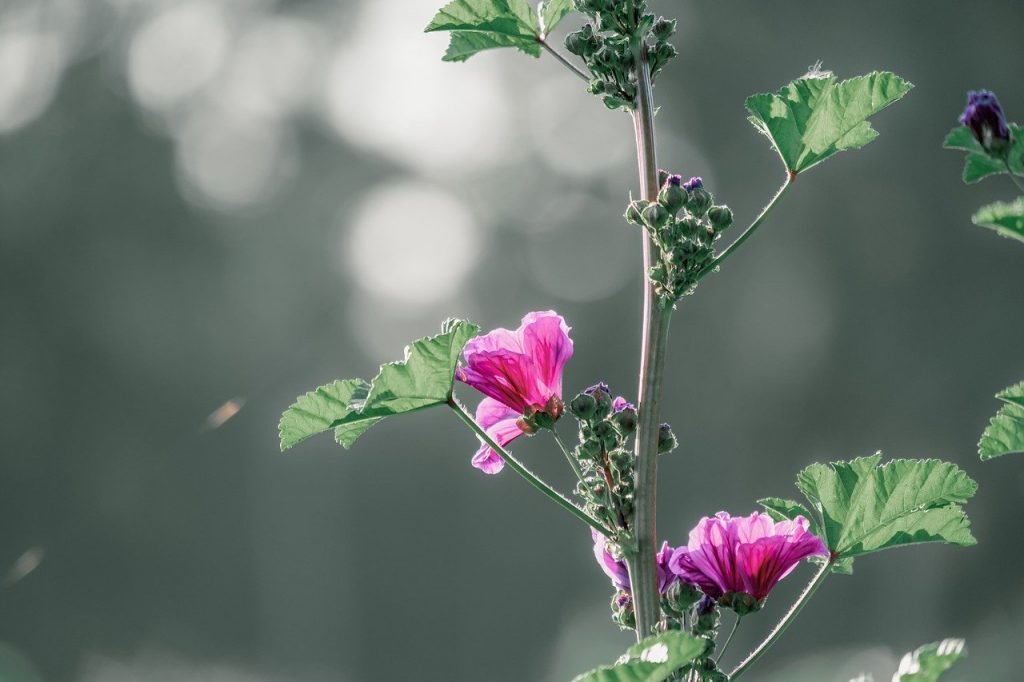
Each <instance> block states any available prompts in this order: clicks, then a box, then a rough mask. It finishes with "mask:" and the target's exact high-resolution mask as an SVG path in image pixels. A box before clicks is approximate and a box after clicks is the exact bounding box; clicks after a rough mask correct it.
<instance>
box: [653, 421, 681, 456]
mask: <svg viewBox="0 0 1024 682" xmlns="http://www.w3.org/2000/svg"><path fill="white" fill-rule="evenodd" d="M678 445H679V441H678V440H676V434H674V433H672V427H671V426H669V425H668V424H662V425H661V426H660V427H658V454H659V455H665V454H668V453H669V452H672V451H673V450H675V449H676V447H678Z"/></svg>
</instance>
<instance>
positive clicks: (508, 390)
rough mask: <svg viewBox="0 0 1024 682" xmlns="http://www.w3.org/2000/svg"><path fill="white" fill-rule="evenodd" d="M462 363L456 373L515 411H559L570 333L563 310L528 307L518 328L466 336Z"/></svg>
mask: <svg viewBox="0 0 1024 682" xmlns="http://www.w3.org/2000/svg"><path fill="white" fill-rule="evenodd" d="M462 353H463V356H464V357H465V360H466V362H465V364H464V365H460V366H459V368H458V369H457V370H456V371H455V378H456V379H458V380H459V381H462V382H464V383H466V384H469V385H470V386H472V387H473V388H475V389H476V390H478V391H480V392H481V393H483V394H484V395H486V396H488V397H489V398H494V399H495V400H497V401H498V402H500V403H501V404H503V405H505V406H506V407H508V408H509V409H511V410H514V411H515V412H516V413H517V414H519V415H530V414H532V413H534V412H548V411H556V412H557V414H550V416H551V417H554V418H557V417H558V416H560V415H561V403H562V370H563V369H564V368H565V363H566V362H568V360H569V358H571V357H572V339H570V338H569V327H568V326H567V325H566V324H565V320H563V319H562V316H561V315H559V314H557V313H555V312H553V311H550V310H549V311H547V312H536V313H528V314H527V315H526V316H525V317H524V318H523V322H522V324H520V325H519V329H517V330H515V331H510V330H508V329H495V330H494V331H492V332H489V333H487V334H484V335H483V336H477V337H476V338H473V339H470V340H469V342H468V343H467V344H466V347H465V348H464V349H463V351H462Z"/></svg>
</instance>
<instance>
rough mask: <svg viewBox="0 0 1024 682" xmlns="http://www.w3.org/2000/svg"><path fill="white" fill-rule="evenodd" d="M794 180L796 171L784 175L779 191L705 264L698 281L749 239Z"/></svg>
mask: <svg viewBox="0 0 1024 682" xmlns="http://www.w3.org/2000/svg"><path fill="white" fill-rule="evenodd" d="M794 181H796V173H790V174H789V175H788V176H787V177H786V184H784V185H783V186H782V187H780V188H779V191H778V192H776V193H775V196H773V197H772V200H771V201H769V202H768V205H767V206H765V207H764V209H762V210H761V213H760V214H759V215H758V216H757V218H755V219H754V222H752V223H750V226H749V227H748V228H747V229H746V230H744V231H743V234H741V235H740V236H739V237H737V238H736V241H734V242H733V243H732V244H729V246H728V247H727V248H726V249H725V251H723V252H722V253H720V254H718V257H717V258H715V259H714V260H713V261H711V262H710V263H708V264H707V266H706V267H705V268H704V269H703V270H701V271H700V273H699V274H698V275H697V281H698V282H699V281H700V280H702V279H704V277H705V276H707V275H709V274H710V273H712V272H714V271H715V268H717V267H718V266H720V265H721V264H722V263H723V262H725V259H726V258H728V257H729V256H731V255H732V254H733V253H734V252H735V251H736V249H738V248H739V247H741V246H743V242H745V241H747V240H748V239H750V236H751V235H753V234H754V232H755V231H756V230H757V228H759V227H761V224H762V223H764V221H765V220H766V219H767V218H768V214H769V213H771V212H772V209H774V208H775V207H776V206H777V205H778V203H779V201H781V200H782V197H784V196H786V193H787V192H789V188H790V187H792V186H793V182H794Z"/></svg>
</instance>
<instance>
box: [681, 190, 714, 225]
mask: <svg viewBox="0 0 1024 682" xmlns="http://www.w3.org/2000/svg"><path fill="white" fill-rule="evenodd" d="M711 201H712V199H711V194H709V193H708V191H707V190H706V189H704V188H703V187H694V188H693V189H692V190H690V199H689V201H687V202H686V208H688V209H689V210H690V213H692V214H693V215H695V216H697V217H698V218H702V217H703V216H704V214H705V213H707V210H708V209H709V208H710V207H711Z"/></svg>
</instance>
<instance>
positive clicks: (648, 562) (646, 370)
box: [628, 40, 672, 640]
mask: <svg viewBox="0 0 1024 682" xmlns="http://www.w3.org/2000/svg"><path fill="white" fill-rule="evenodd" d="M634 55H635V63H636V64H637V74H636V75H637V108H636V111H635V112H633V125H634V128H635V132H636V148H637V165H638V166H639V170H640V193H641V195H642V196H643V198H644V199H646V200H648V201H657V199H658V160H657V152H656V147H655V139H654V138H655V129H654V95H653V87H652V84H651V69H650V64H649V63H648V60H647V48H646V46H645V45H644V44H643V42H642V41H640V40H636V42H635V45H634ZM641 234H642V235H643V261H644V308H643V333H642V342H641V343H642V351H641V356H640V386H639V390H638V395H637V415H638V416H637V430H636V457H637V463H636V504H635V506H636V516H635V521H634V532H635V535H636V556H635V557H633V560H632V561H630V562H628V566H629V579H630V583H631V585H632V588H633V605H634V608H635V609H636V634H637V639H638V640H641V639H643V638H644V637H647V636H648V635H650V634H651V633H652V632H653V630H654V627H655V626H656V625H657V623H658V621H659V620H661V604H660V596H659V594H658V576H657V571H656V567H655V552H656V540H657V524H656V510H657V501H658V430H659V426H660V419H661V405H660V403H661V383H662V376H663V374H664V369H665V355H666V352H667V348H668V328H669V317H670V316H671V314H672V309H671V306H669V307H666V306H663V305H662V303H661V301H660V300H659V298H658V294H657V293H656V292H655V290H654V285H653V283H652V282H651V281H650V278H649V277H648V275H647V273H648V272H649V271H650V269H651V264H652V262H653V260H654V257H655V255H656V253H657V248H658V247H657V245H656V244H655V243H654V242H653V241H652V240H651V238H650V236H649V235H648V234H647V233H646V232H645V231H641Z"/></svg>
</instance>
